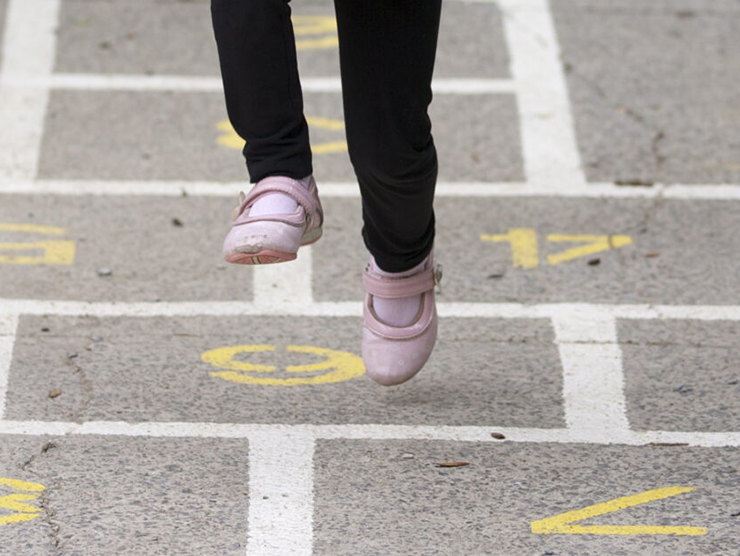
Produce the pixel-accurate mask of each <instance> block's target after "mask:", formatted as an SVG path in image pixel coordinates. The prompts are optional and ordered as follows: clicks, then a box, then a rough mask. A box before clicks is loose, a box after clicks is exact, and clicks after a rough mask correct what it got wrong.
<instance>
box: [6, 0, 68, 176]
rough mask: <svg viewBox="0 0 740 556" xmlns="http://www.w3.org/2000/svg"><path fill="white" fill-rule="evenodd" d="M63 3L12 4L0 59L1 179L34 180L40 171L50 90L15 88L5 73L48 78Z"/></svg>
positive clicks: (15, 0) (29, 0)
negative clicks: (20, 73) (10, 84)
mask: <svg viewBox="0 0 740 556" xmlns="http://www.w3.org/2000/svg"><path fill="white" fill-rule="evenodd" d="M60 2H61V0H10V2H9V3H8V5H7V8H6V10H7V11H6V20H5V30H4V33H3V45H2V49H1V51H2V60H1V61H0V72H1V73H0V130H2V133H0V178H11V179H33V178H35V177H36V174H37V171H38V163H39V155H40V150H41V140H42V137H43V132H44V118H45V117H46V107H47V104H48V100H49V91H48V89H19V88H15V87H11V86H8V85H7V84H5V83H4V82H3V77H2V76H3V75H12V74H14V73H18V72H23V73H25V74H28V75H30V76H33V77H34V78H44V77H46V76H48V75H50V74H51V72H52V69H53V64H54V57H55V54H56V26H57V20H58V15H59V6H60Z"/></svg>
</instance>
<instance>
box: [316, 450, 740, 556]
mask: <svg viewBox="0 0 740 556" xmlns="http://www.w3.org/2000/svg"><path fill="white" fill-rule="evenodd" d="M737 456H738V448H689V447H670V448H664V447H654V446H645V447H640V446H595V445H585V444H566V445H563V444H553V443H548V442H541V443H525V444H516V443H507V442H502V443H500V444H499V443H476V442H465V443H462V442H451V441H424V440H393V441H385V440H362V441H357V440H328V441H318V442H317V445H316V453H315V457H314V481H315V482H314V492H315V503H314V524H315V528H314V550H315V551H316V553H318V554H328V553H336V554H359V553H362V554H388V555H394V556H400V555H403V554H419V555H430V556H431V555H434V554H439V546H440V541H441V540H442V541H441V542H443V543H444V546H454V547H455V553H456V554H495V555H497V556H498V555H501V556H504V555H510V554H543V553H546V552H554V553H556V554H572V553H573V547H574V544H573V543H574V539H573V537H572V536H570V535H536V534H532V532H531V530H530V523H531V522H533V521H536V520H540V519H544V518H547V517H551V516H555V515H558V514H561V513H563V512H566V511H570V510H578V509H581V508H585V507H587V506H590V505H592V504H596V503H599V502H606V501H608V500H611V499H615V498H618V497H621V496H627V495H630V494H638V493H641V492H644V491H647V490H651V489H655V488H660V487H664V486H666V485H680V486H687V487H691V488H693V489H694V491H692V492H690V493H687V494H682V495H680V496H677V497H674V498H670V499H665V500H660V501H655V502H651V503H649V504H644V505H641V506H638V507H633V508H629V509H625V510H622V511H619V512H615V513H613V514H610V515H604V516H600V517H598V518H593V519H589V520H588V521H584V522H583V524H584V525H592V524H598V525H627V526H629V525H666V526H696V527H702V526H704V527H709V530H710V534H708V535H705V536H696V537H680V536H667V535H658V536H655V535H645V536H631V537H630V536H628V537H625V536H621V535H590V536H588V545H587V546H588V549H587V550H588V553H589V554H618V553H619V552H622V551H624V550H627V551H628V552H629V553H630V554H639V555H645V556H648V555H651V554H656V553H660V554H669V553H677V554H682V553H691V554H715V553H716V554H720V553H732V551H733V550H735V548H736V542H737V539H736V535H735V534H734V531H735V528H736V525H735V522H734V521H733V520H734V519H735V518H733V517H731V513H732V512H729V511H727V504H729V506H730V507H733V506H734V504H735V493H736V490H737V488H738V487H739V486H740V478H739V477H738V474H737V473H735V472H734V468H735V467H736V461H737ZM441 462H464V463H468V465H467V466H462V467H455V468H446V469H445V468H439V467H437V466H436V464H437V463H441ZM646 462H649V464H646ZM357 469H362V473H359V474H358V473H357ZM698 470H701V473H700V472H698ZM409 531H413V534H409ZM581 538H582V539H583V537H581ZM687 550H688V552H686V551H687Z"/></svg>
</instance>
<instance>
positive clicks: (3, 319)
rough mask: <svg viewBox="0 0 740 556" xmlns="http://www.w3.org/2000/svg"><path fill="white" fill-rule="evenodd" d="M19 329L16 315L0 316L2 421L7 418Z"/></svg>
mask: <svg viewBox="0 0 740 556" xmlns="http://www.w3.org/2000/svg"><path fill="white" fill-rule="evenodd" d="M17 328H18V317H17V316H16V315H0V420H2V419H3V417H4V416H5V399H6V396H7V393H8V378H9V376H10V364H11V363H12V361H13V344H14V343H15V331H16V329H17Z"/></svg>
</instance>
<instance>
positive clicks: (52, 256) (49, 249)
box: [0, 223, 75, 265]
mask: <svg viewBox="0 0 740 556" xmlns="http://www.w3.org/2000/svg"><path fill="white" fill-rule="evenodd" d="M0 232H21V233H31V234H41V235H51V236H59V235H62V234H64V233H65V232H66V230H65V229H64V228H57V227H54V226H37V225H35V224H2V223H0ZM29 251H41V252H42V253H43V254H42V255H29V254H27V253H28V252H29ZM16 252H18V253H20V252H26V254H17V255H16V254H12V255H11V254H7V253H16ZM4 253H5V254H4ZM74 258H75V244H74V242H73V241H60V240H53V241H52V240H44V241H31V242H13V243H9V242H0V263H4V264H48V265H70V264H72V262H73V261H74Z"/></svg>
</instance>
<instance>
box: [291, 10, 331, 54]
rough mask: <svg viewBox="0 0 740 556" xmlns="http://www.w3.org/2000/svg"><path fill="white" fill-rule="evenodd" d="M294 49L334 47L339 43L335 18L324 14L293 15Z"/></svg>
mask: <svg viewBox="0 0 740 556" xmlns="http://www.w3.org/2000/svg"><path fill="white" fill-rule="evenodd" d="M292 21H293V34H294V35H295V37H296V40H295V47H296V50H317V49H325V48H335V47H337V46H338V45H339V38H338V37H337V20H336V19H335V18H333V17H329V16H324V15H294V16H293V17H292Z"/></svg>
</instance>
